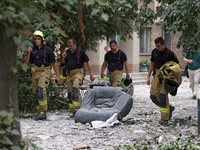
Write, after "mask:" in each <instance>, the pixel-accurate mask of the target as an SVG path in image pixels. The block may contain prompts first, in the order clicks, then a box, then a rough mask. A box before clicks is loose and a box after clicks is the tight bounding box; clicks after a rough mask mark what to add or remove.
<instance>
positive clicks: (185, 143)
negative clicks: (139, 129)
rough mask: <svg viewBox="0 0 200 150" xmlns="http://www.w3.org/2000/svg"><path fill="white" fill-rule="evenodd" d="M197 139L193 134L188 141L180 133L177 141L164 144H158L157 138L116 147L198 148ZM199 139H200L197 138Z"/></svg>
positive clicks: (127, 149)
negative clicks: (182, 138)
mask: <svg viewBox="0 0 200 150" xmlns="http://www.w3.org/2000/svg"><path fill="white" fill-rule="evenodd" d="M193 139H195V137H194V136H191V139H189V140H187V141H183V140H181V135H178V138H177V139H176V140H175V141H169V142H167V143H166V144H163V145H157V143H155V142H156V139H153V141H148V140H142V141H138V142H136V143H134V144H133V145H132V146H130V145H119V146H118V147H116V149H117V150H154V149H156V150H197V149H199V148H198V147H197V146H199V145H200V143H196V142H194V141H193ZM196 140H198V139H196ZM156 147H157V148H156Z"/></svg>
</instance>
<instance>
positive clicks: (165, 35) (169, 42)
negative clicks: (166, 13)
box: [162, 31, 172, 50]
mask: <svg viewBox="0 0 200 150" xmlns="http://www.w3.org/2000/svg"><path fill="white" fill-rule="evenodd" d="M162 34H163V39H164V40H165V46H166V47H167V48H169V49H170V50H172V34H171V33H167V32H165V31H163V32H162Z"/></svg>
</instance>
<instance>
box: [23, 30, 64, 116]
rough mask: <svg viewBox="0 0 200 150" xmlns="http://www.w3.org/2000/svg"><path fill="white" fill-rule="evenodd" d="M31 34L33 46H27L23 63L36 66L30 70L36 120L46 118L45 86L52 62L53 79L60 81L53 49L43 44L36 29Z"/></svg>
mask: <svg viewBox="0 0 200 150" xmlns="http://www.w3.org/2000/svg"><path fill="white" fill-rule="evenodd" d="M33 35H35V36H36V38H35V42H34V47H29V48H28V50H27V51H28V54H27V55H26V57H25V58H24V63H26V64H28V63H29V62H30V61H31V63H32V64H33V65H34V66H35V68H36V69H35V70H34V71H32V92H33V99H34V102H35V103H36V108H37V113H38V116H37V118H36V120H46V111H47V92H46V88H47V87H48V85H49V80H50V76H51V72H50V70H51V68H50V64H52V66H53V69H54V71H55V72H56V78H55V80H56V81H57V83H59V82H60V77H59V70H58V66H57V64H56V60H55V56H54V53H53V50H52V49H51V48H50V47H48V46H46V45H45V41H44V35H43V33H42V32H41V31H39V30H38V31H35V32H34V33H33Z"/></svg>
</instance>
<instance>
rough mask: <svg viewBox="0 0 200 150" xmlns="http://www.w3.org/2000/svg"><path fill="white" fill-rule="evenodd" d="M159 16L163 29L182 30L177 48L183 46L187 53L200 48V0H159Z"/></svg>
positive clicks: (173, 31) (174, 31)
mask: <svg viewBox="0 0 200 150" xmlns="http://www.w3.org/2000/svg"><path fill="white" fill-rule="evenodd" d="M159 2H160V3H161V5H160V7H158V9H157V16H158V17H161V19H162V21H161V22H160V24H161V27H162V29H163V30H166V31H167V32H171V33H173V34H175V33H176V32H177V31H178V32H182V31H183V34H182V36H181V37H180V38H179V42H178V44H177V48H180V46H183V47H184V48H186V52H187V53H191V52H193V51H197V50H199V48H200V1H199V0H181V1H177V0H159Z"/></svg>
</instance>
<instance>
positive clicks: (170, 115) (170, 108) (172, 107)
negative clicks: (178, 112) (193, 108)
mask: <svg viewBox="0 0 200 150" xmlns="http://www.w3.org/2000/svg"><path fill="white" fill-rule="evenodd" d="M174 109H175V107H174V106H172V105H170V106H169V120H170V119H171V118H172V111H174Z"/></svg>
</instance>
